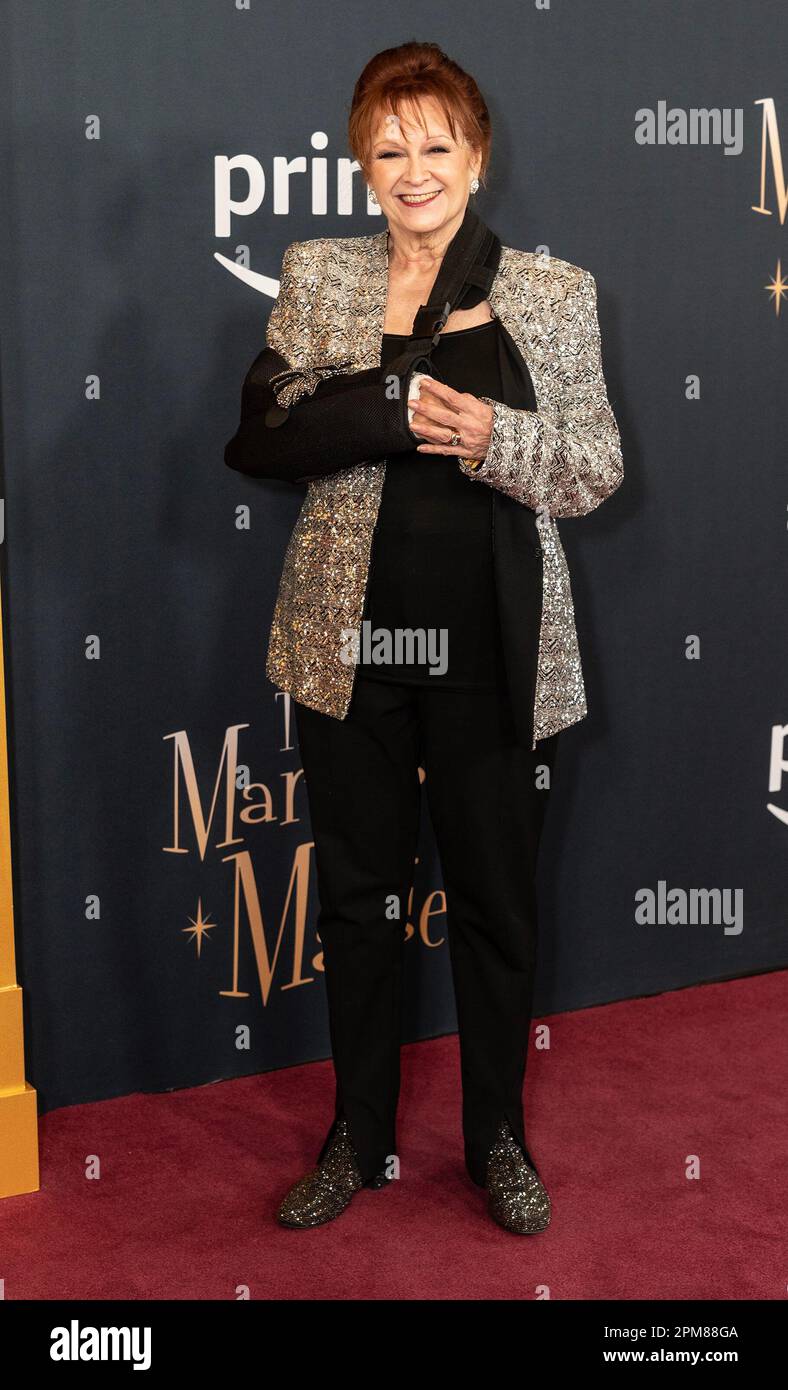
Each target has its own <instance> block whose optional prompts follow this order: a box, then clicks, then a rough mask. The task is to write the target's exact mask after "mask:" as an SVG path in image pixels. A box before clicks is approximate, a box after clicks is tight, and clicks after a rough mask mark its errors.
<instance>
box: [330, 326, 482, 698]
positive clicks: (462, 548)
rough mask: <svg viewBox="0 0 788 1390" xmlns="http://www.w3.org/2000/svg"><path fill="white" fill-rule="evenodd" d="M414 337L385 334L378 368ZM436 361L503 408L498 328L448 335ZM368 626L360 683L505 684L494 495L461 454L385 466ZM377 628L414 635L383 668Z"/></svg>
mask: <svg viewBox="0 0 788 1390" xmlns="http://www.w3.org/2000/svg"><path fill="white" fill-rule="evenodd" d="M407 338H408V335H407V334H405V333H402V334H400V333H385V334H384V335H383V344H382V353H381V366H384V367H385V365H386V363H387V362H390V361H392V360H393V359H394V358H395V357H396V356H397V355H398V353H400V352H401V351H402V345H403V343H404V342H406V341H407ZM432 361H433V363H434V368H435V371H434V375H435V376H436V378H438V379H439V380H441V381H445V382H446V384H447V385H448V386H452V387H454V389H455V390H457V391H472V392H473V394H474V395H475V396H482V395H484V396H489V397H490V398H491V399H493V400H500V399H501V369H500V348H499V321H498V319H490V320H488V321H487V322H486V323H482V324H477V325H475V326H474V327H472V328H461V329H459V330H458V331H456V332H450V333H446V332H444V333H442V334H441V336H440V340H439V342H438V345H437V347H435V348H434V349H433V352H432ZM363 618H364V621H365V622H366V623H369V624H370V625H371V626H370V628H369V629H368V630H367V632H366V633H365V630H364V629H363V628H362V646H361V650H360V653H359V662H358V667H357V669H358V672H359V674H361V675H364V676H367V677H369V678H372V679H376V680H389V681H404V682H407V683H409V684H417V685H426V686H430V687H436V686H439V685H440V686H445V687H447V688H452V689H485V688H487V689H489V688H490V687H491V686H492V685H494V684H495V683H497V682H498V680H499V679H500V676H501V673H502V670H503V667H502V648H501V641H500V633H499V626H498V607H497V602H496V594H495V577H494V571H493V538H492V490H491V489H490V488H489V487H488V486H487V485H486V484H484V483H481V482H478V483H477V482H475V481H474V480H472V479H470V478H467V477H466V476H465V475H464V474H463V473H462V472H461V471H460V467H459V463H458V457H457V456H456V455H453V454H451V455H441V454H419V453H417V452H416V449H415V448H414V449H412V450H411V451H410V452H408V453H400V454H396V455H394V456H393V457H391V458H389V459H388V460H387V463H386V476H385V479H384V484H383V492H382V496H381V501H380V508H379V511H378V518H377V524H376V527H375V532H374V536H373V543H372V554H371V559H370V566H369V575H368V580H367V592H366V600H365V606H364V614H363ZM376 628H383V629H387V630H388V632H389V633H390V634H391V639H390V641H391V642H392V643H393V641H394V638H395V637H396V633H397V630H399V631H400V632H401V633H402V632H403V630H414V636H413V637H412V638H410V639H408V638H407V635H406V634H405V636H403V637H402V638H401V639H400V641H401V645H400V646H399V649H397V647H396V646H391V647H390V648H389V651H388V659H387V660H386V661H385V662H384V663H383V664H380V665H378V664H375V662H374V660H373V653H374V651H375V650H376V649H378V650H385V648H381V646H380V644H379V643H377V642H376V640H375V629H376ZM419 630H421V631H422V632H423V633H424V637H419V636H417V635H416V634H418V633H419ZM365 636H366V637H367V638H368V641H369V646H365V644H364V638H365ZM444 668H445V669H444Z"/></svg>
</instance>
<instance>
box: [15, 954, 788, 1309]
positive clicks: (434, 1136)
mask: <svg viewBox="0 0 788 1390" xmlns="http://www.w3.org/2000/svg"><path fill="white" fill-rule="evenodd" d="M787 982H788V972H784V973H781V974H770V975H761V976H757V977H754V978H749V979H745V980H736V981H733V982H731V983H728V984H719V985H706V986H703V987H700V988H696V989H686V990H680V991H676V992H675V993H671V994H663V995H659V996H657V997H655V998H650V999H640V1000H633V1001H628V1002H626V1003H621V1004H613V1005H609V1006H607V1007H604V1008H597V1009H587V1010H584V1011H582V1012H578V1013H574V1014H561V1015H557V1016H556V1017H554V1018H553V1019H552V1020H549V1022H550V1023H551V1028H552V1049H551V1051H550V1052H533V1053H532V1055H531V1058H530V1060H529V1063H528V1068H529V1071H528V1083H527V1086H526V1095H527V1105H526V1130H527V1135H528V1142H529V1147H530V1148H531V1150H532V1152H533V1155H534V1159H535V1160H536V1162H537V1163H538V1164H539V1168H540V1171H541V1173H542V1177H543V1179H544V1181H545V1183H546V1185H547V1188H548V1191H549V1192H550V1195H551V1198H552V1201H553V1220H552V1224H551V1226H550V1227H549V1229H548V1230H547V1231H546V1232H545V1233H544V1234H542V1235H540V1236H528V1237H518V1236H514V1235H510V1234H508V1233H507V1232H505V1231H502V1230H500V1229H499V1228H498V1227H497V1226H495V1225H493V1223H492V1222H491V1221H490V1220H489V1218H488V1217H487V1216H486V1213H485V1210H484V1200H485V1199H484V1193H483V1192H482V1191H481V1189H479V1188H476V1187H474V1186H473V1185H472V1184H471V1183H470V1181H469V1180H468V1179H467V1178H466V1176H465V1172H464V1168H463V1166H462V1146H461V1140H460V1128H459V1124H460V1112H459V1075H458V1054H457V1043H456V1038H454V1037H450V1038H439V1039H436V1040H433V1041H430V1042H425V1043H415V1044H413V1045H411V1046H409V1047H406V1048H404V1049H403V1091H402V1102H401V1112H400V1130H399V1147H400V1159H401V1164H402V1174H401V1180H400V1181H399V1182H396V1183H393V1184H392V1186H391V1187H389V1188H387V1189H385V1190H384V1191H381V1192H373V1191H368V1190H367V1191H364V1192H362V1193H360V1194H359V1195H358V1196H357V1197H356V1198H354V1200H353V1202H352V1204H351V1206H350V1207H349V1208H348V1210H347V1211H345V1212H344V1213H343V1215H342V1216H341V1217H339V1219H338V1220H337V1221H336V1222H334V1223H332V1224H329V1225H328V1226H324V1227H321V1228H320V1229H318V1230H314V1231H287V1230H284V1229H281V1228H279V1227H278V1226H277V1225H276V1224H275V1223H274V1220H273V1213H274V1210H275V1208H276V1205H277V1202H278V1199H279V1198H280V1197H281V1196H282V1195H283V1194H284V1191H285V1190H286V1189H287V1187H288V1186H289V1184H290V1182H292V1181H293V1180H294V1179H295V1178H296V1177H298V1176H299V1175H300V1173H301V1172H302V1171H303V1170H304V1168H305V1167H308V1166H311V1164H312V1163H313V1161H314V1159H315V1157H316V1154H317V1152H318V1150H319V1146H320V1142H321V1140H322V1138H323V1135H324V1133H325V1131H326V1130H327V1129H328V1125H329V1122H330V1119H331V1113H332V1111H331V1105H332V1097H333V1082H332V1074H331V1070H330V1063H325V1062H321V1063H316V1064H314V1065H312V1066H305V1067H297V1068H290V1069H288V1070H286V1071H279V1072H269V1073H267V1074H265V1075H262V1076H255V1077H247V1078H244V1079H243V1080H239V1081H225V1082H221V1083H218V1084H216V1085H211V1086H202V1087H199V1088H196V1089H194V1090H189V1091H177V1092H170V1093H167V1094H164V1095H151V1096H148V1095H145V1096H142V1095H133V1096H127V1097H124V1098H123V1099H121V1100H115V1101H106V1102H104V1103H102V1104H98V1105H80V1106H73V1107H71V1108H69V1109H65V1110H58V1111H55V1112H54V1113H52V1114H49V1115H46V1116H44V1117H43V1119H42V1122H41V1183H42V1186H41V1191H40V1192H38V1193H35V1194H32V1195H30V1196H24V1197H12V1198H7V1199H6V1200H5V1201H3V1202H0V1278H3V1279H5V1297H6V1298H7V1299H11V1300H13V1299H23V1298H31V1299H54V1298H57V1299H60V1298H97V1299H104V1298H139V1299H145V1298H177V1299H233V1298H236V1297H238V1294H237V1293H236V1289H237V1288H238V1287H239V1286H244V1285H246V1286H248V1288H249V1291H250V1296H251V1297H252V1298H254V1299H311V1298H317V1299H325V1298H328V1299H343V1298H362V1299H384V1298H395V1299H482V1298H504V1299H523V1298H525V1299H533V1298H534V1297H535V1296H536V1290H537V1289H542V1288H544V1286H547V1288H549V1291H550V1297H551V1298H553V1299H609V1298H616V1299H634V1298H654V1299H667V1298H682V1299H683V1298H704V1299H717V1298H720V1299H727V1298H733V1299H782V1298H784V1297H785V1288H786V1277H787V1275H786V1263H785V1216H784V1212H785V1174H784V1160H785V1096H786V1080H787V1078H786V1049H785V1035H784V1020H785V1001H786V983H787ZM91 1154H96V1155H98V1156H99V1158H100V1160H101V1178H100V1180H99V1181H93V1182H90V1181H87V1180H86V1179H85V1176H84V1171H85V1162H86V1157H87V1156H88V1155H91ZM690 1155H697V1156H698V1158H699V1161H700V1178H699V1180H698V1181H690V1180H688V1179H687V1177H686V1176H685V1171H686V1164H687V1159H688V1156H690Z"/></svg>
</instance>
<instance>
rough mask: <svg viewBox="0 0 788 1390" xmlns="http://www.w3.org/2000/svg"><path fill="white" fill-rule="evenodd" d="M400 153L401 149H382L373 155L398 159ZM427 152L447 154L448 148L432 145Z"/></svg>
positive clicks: (380, 157)
mask: <svg viewBox="0 0 788 1390" xmlns="http://www.w3.org/2000/svg"><path fill="white" fill-rule="evenodd" d="M401 153H402V151H401V150H382V151H381V153H380V154H376V155H375V158H376V159H399V156H400V155H401ZM429 153H430V154H448V153H449V151H448V149H447V148H446V146H445V145H432V146H430V149H429Z"/></svg>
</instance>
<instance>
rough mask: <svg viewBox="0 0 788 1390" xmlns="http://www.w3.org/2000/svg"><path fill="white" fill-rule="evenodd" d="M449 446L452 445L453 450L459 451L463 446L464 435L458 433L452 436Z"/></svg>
mask: <svg viewBox="0 0 788 1390" xmlns="http://www.w3.org/2000/svg"><path fill="white" fill-rule="evenodd" d="M449 444H450V445H451V447H452V449H457V448H458V447H459V445H460V444H462V435H461V434H456V433H454V434H452V437H451V439H450V440H449Z"/></svg>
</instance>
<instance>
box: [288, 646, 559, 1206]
mask: <svg viewBox="0 0 788 1390" xmlns="http://www.w3.org/2000/svg"><path fill="white" fill-rule="evenodd" d="M294 704H295V711H296V723H297V728H298V738H299V745H300V750H301V759H302V765H303V769H304V776H305V781H306V789H307V794H308V799H309V808H310V815H311V822H312V832H313V837H314V844H315V863H316V870H317V883H318V895H319V899H320V910H319V915H318V931H319V934H320V938H321V941H322V944H323V954H324V967H325V978H326V988H327V994H328V1008H329V1025H330V1033H331V1045H332V1052H333V1061H334V1071H335V1077H336V1101H335V1116H334V1122H333V1123H332V1126H331V1129H330V1130H329V1133H328V1135H327V1137H326V1139H325V1141H324V1144H323V1147H322V1149H321V1151H320V1154H319V1155H318V1161H319V1159H320V1158H322V1156H323V1154H324V1153H325V1150H326V1148H327V1147H328V1143H329V1140H330V1138H331V1136H332V1134H333V1131H334V1128H335V1126H336V1122H337V1119H338V1118H339V1117H340V1116H341V1115H344V1116H345V1117H346V1119H347V1121H348V1124H349V1128H350V1133H351V1136H352V1139H353V1143H354V1146H355V1148H356V1151H357V1154H358V1156H359V1162H360V1168H361V1173H362V1177H363V1178H364V1181H365V1182H369V1181H371V1179H372V1178H374V1177H375V1175H376V1174H377V1173H379V1172H381V1171H382V1170H383V1169H384V1167H385V1166H386V1161H387V1158H388V1157H389V1156H391V1155H393V1154H396V1153H397V1146H396V1110H397V1100H398V1096H399V1085H400V1041H401V1031H400V1030H401V1018H402V1010H401V1002H402V973H403V949H404V940H405V924H406V916H407V911H406V909H407V901H408V894H409V891H410V887H411V882H412V877H413V869H414V857H415V854H416V849H417V835H418V828H419V815H420V800H421V785H420V781H419V774H418V768H419V766H421V767H423V768H424V771H425V773H426V781H425V789H426V794H427V800H428V804H429V810H430V817H431V819H432V824H433V829H434V832H435V837H436V842H437V846H438V852H439V855H440V861H441V868H442V871H443V880H444V890H445V893H446V909H447V935H448V942H449V954H450V960H451V969H452V978H453V984H454V991H455V999H456V1006H457V1021H458V1030H459V1042H460V1060H461V1075H462V1123H463V1135H464V1146H465V1163H466V1167H467V1170H468V1172H469V1174H470V1176H471V1178H472V1179H473V1181H474V1182H476V1183H477V1184H479V1186H484V1181H485V1168H486V1161H487V1155H488V1153H489V1150H490V1147H491V1146H492V1144H493V1142H494V1139H495V1135H496V1131H497V1129H498V1126H499V1124H500V1122H501V1120H502V1119H503V1118H504V1117H506V1118H507V1119H508V1121H509V1124H510V1125H511V1128H512V1132H513V1134H514V1135H515V1138H516V1139H517V1141H518V1143H519V1144H520V1145H521V1147H523V1149H524V1151H525V1152H526V1154H528V1150H527V1149H526V1147H525V1134H524V1125H523V1105H522V1089H523V1080H524V1076H525V1065H526V1057H527V1051H528V1040H529V1034H530V1023H531V1001H532V991H533V982H534V968H535V962H536V946H537V916H536V893H535V883H534V875H535V869H536V857H537V851H538V847H539V839H540V834H541V829H542V822H543V818H544V813H545V808H546V800H547V796H548V791H547V790H545V789H540V788H539V787H537V775H536V774H537V769H538V768H539V767H540V766H543V765H545V764H546V765H547V766H548V767H550V768H551V769H552V765H553V761H554V757H555V751H556V744H557V740H558V734H554V735H553V736H552V737H551V738H549V739H545V740H542V741H540V742H539V743H537V746H536V750H535V751H532V750H531V749H530V748H526V747H524V746H523V745H522V744H520V743H518V742H517V741H516V737H515V731H514V724H513V720H512V713H511V707H510V704H509V699H508V695H507V693H506V691H505V688H503V687H502V686H500V685H499V686H498V687H497V688H495V689H490V690H483V691H452V690H447V689H438V688H436V689H431V688H427V687H420V686H414V685H410V686H409V685H406V684H404V683H402V684H393V683H389V682H383V681H376V680H370V679H367V678H364V677H362V676H361V675H360V674H359V673H358V672H357V673H356V678H355V683H354V691H353V697H352V700H351V704H350V708H349V710H348V714H347V715H346V717H345V719H336V718H334V717H333V716H331V715H326V714H321V713H319V712H318V711H316V710H313V709H310V708H308V707H307V706H305V705H301V704H299V703H298V702H294ZM529 1157H530V1155H529Z"/></svg>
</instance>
